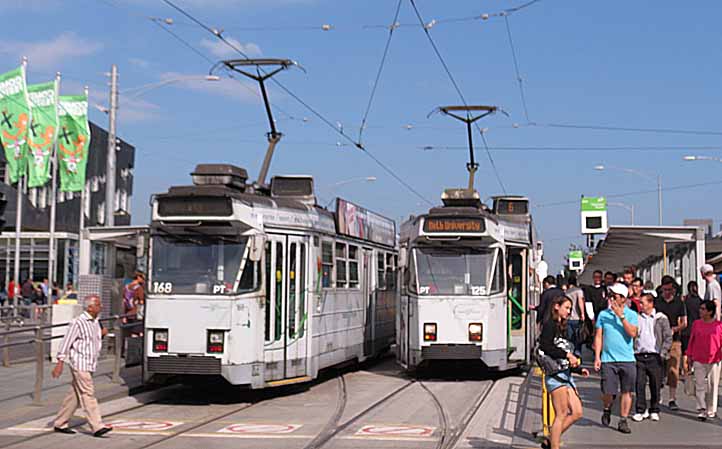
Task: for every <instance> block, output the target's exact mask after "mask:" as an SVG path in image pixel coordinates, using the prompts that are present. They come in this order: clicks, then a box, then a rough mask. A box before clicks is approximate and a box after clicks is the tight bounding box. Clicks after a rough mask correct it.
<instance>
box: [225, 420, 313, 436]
mask: <svg viewBox="0 0 722 449" xmlns="http://www.w3.org/2000/svg"><path fill="white" fill-rule="evenodd" d="M300 428H301V424H255V423H254V424H250V423H246V424H243V423H241V424H231V425H230V426H226V427H224V428H222V429H221V430H218V432H219V433H233V434H241V435H279V434H288V433H291V432H295V431H296V430H298V429H300Z"/></svg>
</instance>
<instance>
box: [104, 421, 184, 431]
mask: <svg viewBox="0 0 722 449" xmlns="http://www.w3.org/2000/svg"><path fill="white" fill-rule="evenodd" d="M108 424H109V425H111V426H112V427H113V430H121V431H126V430H134V431H147V432H159V431H164V430H169V429H172V428H173V427H178V426H180V425H182V424H183V423H182V422H180V421H150V420H141V419H139V420H132V419H114V420H113V421H110V422H108Z"/></svg>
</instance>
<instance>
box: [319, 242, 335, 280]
mask: <svg viewBox="0 0 722 449" xmlns="http://www.w3.org/2000/svg"><path fill="white" fill-rule="evenodd" d="M321 270H322V271H323V276H322V277H321V286H322V287H323V288H331V287H333V284H332V283H333V243H331V242H322V243H321Z"/></svg>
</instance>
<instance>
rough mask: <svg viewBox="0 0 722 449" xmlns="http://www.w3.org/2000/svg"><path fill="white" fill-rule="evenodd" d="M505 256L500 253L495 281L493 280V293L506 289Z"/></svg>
mask: <svg viewBox="0 0 722 449" xmlns="http://www.w3.org/2000/svg"><path fill="white" fill-rule="evenodd" d="M505 276H506V275H505V273H504V254H503V253H502V252H501V251H499V256H498V257H497V260H496V270H495V271H494V279H492V280H491V293H492V294H493V293H499V292H501V291H502V289H503V288H504V277H505Z"/></svg>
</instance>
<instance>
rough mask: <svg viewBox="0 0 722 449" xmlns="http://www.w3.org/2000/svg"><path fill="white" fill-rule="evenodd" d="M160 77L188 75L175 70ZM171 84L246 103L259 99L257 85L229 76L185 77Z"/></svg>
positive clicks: (175, 77) (174, 77)
mask: <svg viewBox="0 0 722 449" xmlns="http://www.w3.org/2000/svg"><path fill="white" fill-rule="evenodd" d="M160 77H161V80H172V79H178V78H189V75H187V74H182V73H177V72H166V73H163V74H162V75H161V76H160ZM173 85H174V86H180V87H182V88H184V89H189V90H194V91H197V92H204V93H209V94H213V95H219V96H222V97H225V98H232V99H235V100H239V101H243V102H246V103H248V102H256V101H259V100H258V99H259V96H258V95H257V90H258V87H257V86H256V85H255V84H250V83H247V82H244V81H237V80H233V79H230V78H223V77H221V79H219V80H218V81H206V80H202V79H187V80H185V81H179V82H175V83H173Z"/></svg>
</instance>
